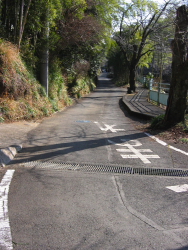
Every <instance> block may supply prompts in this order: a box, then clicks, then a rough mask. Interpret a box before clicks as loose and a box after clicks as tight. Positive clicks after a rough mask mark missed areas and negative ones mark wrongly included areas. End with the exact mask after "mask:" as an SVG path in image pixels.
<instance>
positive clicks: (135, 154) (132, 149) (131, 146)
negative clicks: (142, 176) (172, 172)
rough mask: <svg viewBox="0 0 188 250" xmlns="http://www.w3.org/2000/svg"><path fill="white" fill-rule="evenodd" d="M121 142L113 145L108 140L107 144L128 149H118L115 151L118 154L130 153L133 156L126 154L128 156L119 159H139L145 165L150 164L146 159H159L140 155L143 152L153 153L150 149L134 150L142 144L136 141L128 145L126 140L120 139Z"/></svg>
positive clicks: (155, 156) (156, 156) (131, 141)
mask: <svg viewBox="0 0 188 250" xmlns="http://www.w3.org/2000/svg"><path fill="white" fill-rule="evenodd" d="M121 141H122V142H125V143H115V142H113V141H111V140H108V142H109V143H111V144H114V145H116V146H120V147H127V148H128V149H124V148H120V149H116V150H117V151H118V152H123V153H127V152H132V153H133V154H131V155H130V154H128V155H124V154H121V157H122V158H124V159H135V158H140V160H141V161H143V162H144V163H145V164H147V163H151V162H150V161H149V160H148V158H155V159H157V158H160V157H159V156H158V155H143V154H141V153H144V152H153V151H152V150H151V149H136V148H135V147H139V146H142V143H141V142H139V141H138V140H130V141H129V143H128V142H127V140H125V139H121Z"/></svg>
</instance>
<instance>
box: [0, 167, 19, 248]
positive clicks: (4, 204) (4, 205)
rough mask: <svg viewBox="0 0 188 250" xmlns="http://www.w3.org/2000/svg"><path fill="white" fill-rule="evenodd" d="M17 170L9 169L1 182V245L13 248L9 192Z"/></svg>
mask: <svg viewBox="0 0 188 250" xmlns="http://www.w3.org/2000/svg"><path fill="white" fill-rule="evenodd" d="M14 171H15V170H7V172H6V174H5V175H4V177H3V179H2V181H1V183H0V246H2V247H3V249H5V250H12V249H13V246H12V236H11V231H10V223H9V217H8V192H9V186H10V183H11V180H12V177H13V174H14Z"/></svg>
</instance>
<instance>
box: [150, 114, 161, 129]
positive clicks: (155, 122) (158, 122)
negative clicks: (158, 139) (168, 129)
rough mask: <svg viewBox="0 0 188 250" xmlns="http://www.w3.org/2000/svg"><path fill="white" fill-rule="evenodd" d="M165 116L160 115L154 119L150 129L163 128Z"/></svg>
mask: <svg viewBox="0 0 188 250" xmlns="http://www.w3.org/2000/svg"><path fill="white" fill-rule="evenodd" d="M163 121H164V115H159V116H157V117H155V118H153V119H152V121H151V125H150V128H152V129H157V128H158V129H160V128H163Z"/></svg>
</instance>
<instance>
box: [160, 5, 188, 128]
mask: <svg viewBox="0 0 188 250" xmlns="http://www.w3.org/2000/svg"><path fill="white" fill-rule="evenodd" d="M187 30H188V8H187V7H186V6H185V5H183V6H181V7H179V8H178V10H177V17H176V30H175V38H174V40H173V41H172V52H173V57H172V81H171V86H170V93H169V100H168V105H167V109H166V113H165V118H164V126H166V127H169V126H171V125H173V124H176V123H178V122H182V121H184V116H185V110H186V104H187V100H186V97H187V91H188V45H187Z"/></svg>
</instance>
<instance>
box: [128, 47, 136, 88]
mask: <svg viewBox="0 0 188 250" xmlns="http://www.w3.org/2000/svg"><path fill="white" fill-rule="evenodd" d="M137 53H138V45H133V56H132V59H131V63H130V66H129V84H130V89H129V91H130V93H131V92H135V90H136V84H135V81H136V68H137V64H138V60H137Z"/></svg>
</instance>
